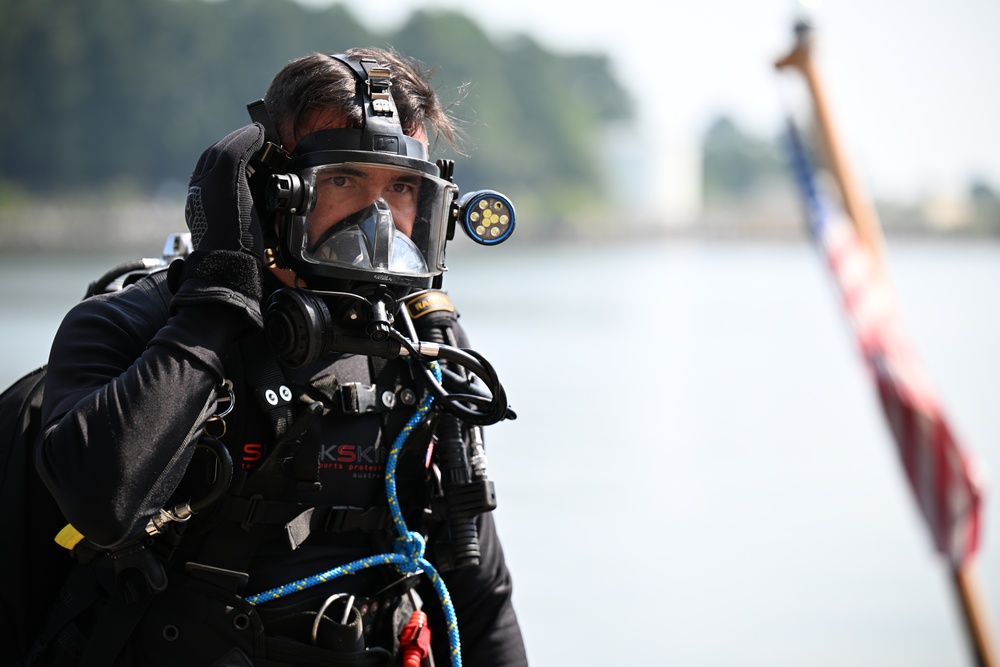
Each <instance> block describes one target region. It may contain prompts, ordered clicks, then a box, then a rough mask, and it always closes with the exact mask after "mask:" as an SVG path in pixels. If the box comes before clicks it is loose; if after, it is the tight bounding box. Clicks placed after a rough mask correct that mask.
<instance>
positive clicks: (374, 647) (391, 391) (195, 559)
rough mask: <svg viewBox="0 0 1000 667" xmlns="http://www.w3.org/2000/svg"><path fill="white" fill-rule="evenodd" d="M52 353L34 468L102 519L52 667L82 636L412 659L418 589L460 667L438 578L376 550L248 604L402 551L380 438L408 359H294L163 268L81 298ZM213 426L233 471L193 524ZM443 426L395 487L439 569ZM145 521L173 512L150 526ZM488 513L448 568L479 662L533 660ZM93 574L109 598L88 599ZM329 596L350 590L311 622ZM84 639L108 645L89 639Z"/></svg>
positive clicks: (86, 515)
mask: <svg viewBox="0 0 1000 667" xmlns="http://www.w3.org/2000/svg"><path fill="white" fill-rule="evenodd" d="M52 349H53V351H52V355H51V358H50V360H49V370H48V377H47V385H46V394H45V402H44V407H43V422H44V430H43V435H42V437H41V438H40V439H39V441H38V444H37V448H36V464H37V466H38V468H39V472H40V474H41V476H42V478H43V479H44V480H45V482H46V484H47V486H48V487H49V488H50V489H51V491H52V492H53V494H54V495H55V497H56V499H57V501H58V503H59V505H60V507H61V508H62V510H63V512H64V513H65V514H66V516H67V518H68V519H69V520H70V522H71V523H72V524H73V526H74V527H75V528H76V529H77V530H78V531H79V532H80V533H82V534H83V535H84V536H86V540H84V541H83V542H81V543H80V546H78V548H77V552H78V558H80V559H81V560H83V561H89V562H87V563H86V564H84V565H80V566H78V567H77V569H76V570H75V571H74V575H73V576H72V577H71V579H70V582H69V585H68V591H69V592H68V593H67V594H65V595H64V596H63V599H62V603H63V606H69V607H73V606H74V605H75V606H77V607H81V606H86V609H85V610H83V611H80V610H78V609H77V610H71V611H70V612H67V611H65V610H64V611H63V613H62V616H59V612H60V609H59V608H58V607H57V609H56V610H55V612H54V614H53V616H54V617H57V621H56V622H55V623H51V622H50V624H49V627H48V628H46V631H45V633H46V635H47V639H48V640H49V641H48V648H47V649H46V650H47V652H46V653H44V654H43V655H44V656H45V657H44V658H42V659H40V660H39V663H38V664H76V662H75V660H77V658H72V659H70V660H68V661H65V662H59V661H58V660H56V659H54V658H52V656H54V655H64V654H68V655H71V656H72V655H80V654H81V653H83V654H84V655H85V656H87V657H88V659H89V660H92V661H93V663H94V664H99V663H100V662H101V661H104V664H108V663H109V662H110V660H111V659H112V657H111V655H112V654H113V655H116V656H117V657H115V658H114V660H115V661H116V662H115V664H123V665H171V666H174V665H178V664H190V665H215V664H220V665H221V664H233V665H255V666H272V665H273V666H278V665H292V664H294V665H314V664H315V665H320V664H322V665H382V664H392V661H396V662H397V663H398V660H399V658H398V657H393V656H392V653H393V651H394V650H395V646H396V643H395V642H396V639H395V638H396V637H398V633H399V630H400V628H401V626H402V625H403V624H405V623H406V621H407V619H408V618H409V612H410V610H411V609H412V605H413V604H414V603H415V602H416V601H418V600H422V601H423V609H424V611H426V612H427V615H428V617H429V626H430V628H431V632H432V637H433V653H434V656H435V661H436V664H437V665H447V664H449V658H448V637H447V629H446V627H445V620H444V618H443V615H442V611H441V608H442V607H441V603H440V601H439V600H438V597H437V595H436V593H435V592H434V589H433V588H432V587H431V586H430V585H429V584H428V582H427V581H426V577H425V576H412V577H410V578H409V579H405V580H404V578H403V576H402V575H401V574H400V573H399V572H398V571H397V570H396V569H395V568H394V567H392V566H378V567H375V568H371V569H368V570H365V571H363V572H360V573H357V574H352V575H348V576H344V577H338V578H335V579H333V580H331V581H327V582H325V583H321V584H319V585H317V586H314V587H311V588H309V589H307V590H304V591H298V592H294V593H292V594H290V595H287V596H285V597H282V598H279V599H277V600H274V601H271V602H267V603H262V604H259V605H257V606H253V605H251V604H249V603H248V602H247V601H246V600H245V598H246V597H248V596H250V595H252V594H256V593H260V592H263V591H266V590H269V589H271V588H273V587H276V586H280V585H282V584H286V583H289V582H293V581H296V580H298V579H302V578H305V577H309V576H310V575H314V574H317V573H321V572H325V571H328V570H330V569H332V568H334V567H337V566H339V565H343V564H346V563H348V562H352V561H355V560H357V559H360V558H363V557H367V556H371V555H374V554H379V553H385V552H391V551H392V538H393V537H394V533H393V527H392V524H391V520H390V518H389V512H388V507H387V503H386V500H385V498H386V494H385V486H384V480H383V477H384V472H385V463H386V455H387V452H388V451H389V448H390V446H391V445H392V443H393V439H394V438H395V437H396V434H397V433H398V432H399V430H400V429H401V427H402V426H403V424H404V423H405V422H406V421H407V420H408V419H409V417H410V416H411V415H412V414H413V413H414V411H415V410H416V407H417V403H418V402H419V398H420V397H421V396H422V395H423V391H422V389H421V388H420V387H419V386H418V385H417V384H416V383H415V382H414V380H413V378H412V376H411V374H410V371H409V368H408V367H407V364H406V363H404V362H402V361H399V360H392V361H386V360H380V359H373V358H368V357H362V356H342V357H339V358H334V357H330V358H326V359H323V360H321V361H319V362H317V363H315V364H313V365H312V366H309V367H306V368H303V369H295V370H293V369H289V368H286V367H283V366H282V365H280V364H279V363H278V362H277V361H276V360H275V359H274V358H273V357H272V356H271V354H270V352H269V349H268V346H267V344H266V342H265V341H264V340H263V336H262V334H261V333H260V331H259V329H256V328H253V327H248V326H247V324H246V318H245V317H243V316H242V315H241V314H240V313H239V312H238V309H236V308H231V307H228V306H219V305H218V304H215V303H212V302H205V303H198V302H191V301H184V302H183V303H178V302H177V300H175V299H172V295H171V294H170V292H169V290H168V289H167V288H166V281H165V280H164V278H163V274H159V275H154V276H151V277H147V278H144V279H142V280H140V281H139V282H138V283H137V284H136V285H133V286H131V287H129V288H127V289H125V290H122V291H120V292H117V293H114V294H109V295H102V296H99V297H94V298H91V299H88V300H86V301H84V302H82V303H81V304H79V305H78V306H77V307H75V308H74V309H73V310H72V311H71V312H70V313H69V314H68V316H67V317H66V319H65V320H64V322H63V324H62V326H61V327H60V329H59V332H58V334H57V336H56V340H55V343H54V345H53V348H52ZM227 382H228V383H229V384H227ZM230 385H231V388H232V394H231V395H232V396H233V397H234V400H232V401H230V400H229V399H230V391H229V388H230ZM230 407H231V408H232V410H231V411H230V412H229V413H228V414H226V415H225V416H223V417H222V418H221V419H219V418H213V415H216V414H218V413H221V412H224V411H225V409H226V408H230ZM204 434H210V435H213V436H216V437H217V438H219V440H221V442H222V443H224V445H225V450H226V451H228V454H229V457H228V458H231V460H232V464H233V466H232V467H233V470H234V473H233V479H232V483H231V484H230V485H229V487H228V491H227V493H226V495H225V496H224V497H222V498H221V500H219V501H218V502H214V503H212V504H211V506H210V507H205V508H198V509H200V510H201V511H199V512H198V513H196V514H195V515H194V516H193V518H192V519H191V520H190V521H188V522H185V523H178V522H173V521H171V515H170V512H173V510H172V509H171V508H175V507H177V506H178V505H179V504H181V503H182V502H183V501H184V500H186V499H190V498H196V499H197V498H198V497H200V496H204V495H205V494H206V493H208V492H209V491H210V490H211V489H213V488H217V487H218V485H217V484H216V483H217V482H218V475H219V471H220V470H224V469H225V467H226V466H225V465H220V461H222V460H224V459H225V458H227V457H226V456H225V455H224V454H220V452H218V451H215V450H213V448H212V447H211V446H209V445H211V440H208V439H207V438H206V436H205V435H204ZM430 434H431V431H430V427H428V426H424V427H418V428H417V429H416V430H415V431H414V432H413V433H412V434H411V435H410V437H409V438H408V444H407V447H405V448H404V450H403V454H402V455H401V458H400V462H399V466H398V487H399V495H400V505H401V507H402V510H403V512H404V515H405V517H406V521H407V523H408V525H409V527H410V529H411V530H417V531H426V532H427V533H428V540H427V542H428V548H427V553H426V557H427V559H428V560H430V561H431V562H432V563H436V564H437V563H438V562H439V561H440V560H442V559H441V558H439V556H440V554H441V551H442V550H443V549H441V548H438V546H437V545H438V544H446V543H447V540H446V539H444V540H441V541H440V542H439V541H438V540H437V537H438V533H441V532H442V529H441V526H442V525H444V524H441V523H440V522H434V521H433V520H432V519H431V518H432V517H433V516H434V512H432V511H430V510H429V509H428V507H429V501H430V496H431V495H432V492H433V488H434V486H435V484H434V477H433V475H432V474H431V472H432V470H433V468H432V467H428V466H426V465H425V459H426V457H427V453H428V452H427V450H428V444H429V443H430V442H431V437H430ZM206 443H207V444H206ZM213 484H214V485H215V486H213ZM161 508H167V509H168V513H167V514H166V515H164V514H161V512H160V510H161ZM175 515H176V513H175ZM151 517H153V518H158V520H159V521H160V522H161V523H165V525H166V527H165V528H164V529H163V530H162V531H161V532H160V534H158V535H156V536H155V537H152V538H150V537H148V536H147V534H146V526H147V523H148V522H149V520H150V518H151ZM477 522H478V529H479V541H480V550H481V562H480V564H479V566H478V567H464V568H456V569H451V570H448V569H447V566H445V567H444V568H442V567H441V565H440V564H438V565H437V566H438V567H439V569H442V570H443V572H442V574H443V577H442V578H443V580H444V582H445V583H446V584H447V587H448V590H449V592H450V595H451V599H452V601H453V602H454V606H455V611H456V614H457V618H458V622H459V629H460V632H461V642H462V655H463V658H464V661H465V664H470V665H477V666H481V665H521V664H525V656H524V649H523V644H522V641H521V635H520V630H519V628H518V625H517V620H516V618H515V615H514V611H513V608H512V606H511V582H510V577H509V574H508V572H507V568H506V565H505V563H504V557H503V552H502V550H501V547H500V543H499V541H498V539H497V535H496V531H495V529H494V525H493V521H492V518H491V516H490V514H488V513H486V514H482V515H480V516H479V518H478V519H477ZM154 532H155V531H154ZM87 545H91V546H94V545H100V548H97V549H88V548H85V547H86V546H87ZM444 550H446V549H444ZM108 553H110V556H108V555H107V554H108ZM95 554H97V555H96V556H95ZM94 582H97V584H99V586H95V585H94ZM414 585H416V592H417V593H418V595H413V594H412V593H410V592H409V589H410V588H412V587H413V586H414ZM98 589H99V590H100V591H102V597H103V599H102V600H101V601H100V602H98V603H97V604H94V605H84V604H83V603H82V602H81V600H88V599H89V598H88V596H89V595H90V594H89V593H87V592H86V591H88V590H98ZM335 593H344V595H343V596H341V597H340V598H338V599H336V600H335V601H333V602H332V603H331V604H330V606H329V607H328V609H327V612H326V614H325V617H324V618H323V619H322V620H321V622H317V623H316V627H315V629H314V627H313V626H314V620H315V618H316V613H317V611H318V610H319V608H320V607H321V605H323V603H324V601H327V600H328V599H330V598H331V596H332V595H334V594H335ZM348 596H354V597H353V604H352V605H350V606H348V605H347V604H346V602H347V600H350V599H351V598H349V597H348ZM78 612H79V613H78ZM67 617H69V618H67ZM359 622H360V625H359ZM362 626H363V630H361V629H359V628H361V627H362ZM313 634H315V639H314V638H313ZM87 636H93V637H95V638H96V637H101V639H100V640H99V641H100V642H101V643H102V644H104V645H106V646H107V647H108V648H106V649H103V653H102V651H99V650H97V649H95V648H93V647H90V646H88V643H87V641H86V640H85V639H84V637H87ZM96 641H98V640H96V639H95V642H96ZM93 643H94V642H91V643H90V644H93ZM118 645H120V646H121V649H120V651H119V650H117V648H116V647H117V646H118ZM86 651H89V653H86ZM95 656H96V657H95ZM63 660H65V657H64V658H63Z"/></svg>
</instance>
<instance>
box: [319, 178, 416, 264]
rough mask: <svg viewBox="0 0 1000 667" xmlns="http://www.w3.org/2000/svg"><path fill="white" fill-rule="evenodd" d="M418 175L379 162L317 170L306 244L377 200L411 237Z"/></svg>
mask: <svg viewBox="0 0 1000 667" xmlns="http://www.w3.org/2000/svg"><path fill="white" fill-rule="evenodd" d="M419 189H420V177H419V176H417V175H416V174H414V173H412V172H409V171H406V170H399V169H392V168H390V167H385V166H380V165H367V164H358V163H352V164H344V165H332V166H330V167H327V168H324V169H321V170H319V171H317V173H316V208H315V209H313V211H312V212H311V213H310V214H309V218H308V227H307V229H306V234H307V236H308V238H309V245H310V246H313V245H315V244H316V243H317V241H318V240H319V239H321V238H323V237H324V235H325V234H326V233H327V232H328V230H330V229H331V228H333V227H334V226H336V225H337V223H339V222H340V221H342V220H344V219H345V218H347V217H348V216H350V215H352V214H354V213H357V212H358V211H361V210H363V209H365V208H368V207H369V206H371V205H372V204H373V203H375V202H376V201H378V200H380V199H381V200H382V201H384V202H385V203H386V204H387V205H388V207H389V210H390V211H392V219H393V222H394V223H395V225H396V229H398V230H399V231H400V232H402V233H403V234H405V235H406V236H412V234H413V223H414V221H415V220H416V216H417V195H418V194H419Z"/></svg>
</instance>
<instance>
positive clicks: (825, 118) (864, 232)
mask: <svg viewBox="0 0 1000 667" xmlns="http://www.w3.org/2000/svg"><path fill="white" fill-rule="evenodd" d="M795 32H796V38H797V39H796V44H795V47H794V48H793V49H792V50H791V52H789V54H788V55H787V56H785V57H784V58H782V59H781V60H779V61H778V62H777V63H775V67H777V68H778V69H783V68H785V67H792V68H794V69H797V70H799V71H800V72H801V73H802V76H803V77H804V78H805V80H806V85H807V86H808V87H809V93H810V95H811V96H812V99H813V105H814V112H815V114H816V124H817V129H818V130H819V133H820V137H821V139H822V141H823V148H824V149H825V151H826V158H827V160H828V164H827V166H828V167H829V169H830V172H831V174H832V176H833V178H834V180H835V181H836V182H837V188H838V189H839V190H840V193H841V197H842V198H843V206H844V212H845V213H847V217H848V218H850V220H851V222H852V223H853V224H854V228H855V230H857V232H858V236H860V237H861V240H862V242H863V243H864V244H865V246H867V247H868V249H869V250H870V251H871V255H872V258H873V259H874V261H875V264H876V266H877V267H878V269H879V270H880V271H881V270H884V269H885V253H884V250H883V246H884V245H885V241H884V239H883V237H882V227H881V225H880V224H879V221H878V216H877V214H876V213H875V209H874V208H873V207H872V206H871V204H870V203H869V202H868V200H867V199H866V198H865V196H864V194H863V191H862V189H861V185H860V184H859V181H858V180H857V179H856V178H855V176H854V172H853V171H852V170H851V168H850V164H849V163H848V161H847V157H846V154H845V153H844V151H843V149H842V148H841V146H842V144H841V142H840V140H839V137H838V135H837V133H836V128H835V126H834V123H833V119H832V118H831V116H830V106H829V104H828V103H827V100H826V91H825V89H824V88H823V86H822V84H821V81H820V77H819V73H818V72H817V70H816V66H815V64H814V63H813V59H812V35H811V28H810V27H809V26H808V25H807V24H806V23H803V22H799V23H798V24H797V25H796V27H795Z"/></svg>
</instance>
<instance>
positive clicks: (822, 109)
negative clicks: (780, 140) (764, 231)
mask: <svg viewBox="0 0 1000 667" xmlns="http://www.w3.org/2000/svg"><path fill="white" fill-rule="evenodd" d="M795 32H796V43H795V46H794V47H793V49H792V50H791V51H790V52H789V53H788V55H786V56H785V57H783V58H781V59H780V60H778V61H777V62H776V63H775V67H776V68H778V69H785V68H792V69H795V70H798V71H799V72H800V73H801V74H802V76H803V77H804V78H805V81H806V85H807V86H808V88H809V93H810V95H811V97H812V101H813V106H814V113H815V115H816V124H817V130H818V131H819V134H820V137H821V139H822V142H823V148H824V149H825V156H826V158H827V163H828V166H829V169H830V172H831V174H832V176H833V178H834V181H835V182H836V184H837V187H838V189H839V190H840V194H841V197H842V200H843V201H842V203H843V207H844V212H845V213H846V214H847V217H848V218H849V219H850V220H851V222H852V224H853V225H854V228H855V230H856V232H857V234H858V236H859V238H860V239H861V241H862V243H863V244H864V245H865V246H866V247H867V248H868V250H869V251H870V255H871V258H872V261H873V263H874V266H875V268H877V270H879V271H881V272H882V273H883V274H884V273H885V251H884V245H885V240H884V237H883V234H882V227H881V225H880V223H879V220H878V215H877V214H876V212H875V209H874V207H873V206H872V205H871V204H870V203H869V201H868V200H867V199H866V198H865V196H864V195H863V193H862V189H861V187H860V185H859V183H858V181H857V180H856V179H855V176H854V173H853V172H852V170H851V168H850V165H849V163H848V161H847V158H846V156H845V154H844V151H843V149H842V145H841V143H840V141H839V138H838V136H837V133H836V129H835V126H834V123H833V120H832V117H831V114H830V107H829V104H828V102H827V98H826V91H825V89H824V88H823V85H822V82H821V80H820V76H819V72H818V71H817V68H816V66H815V63H814V61H813V58H812V35H811V28H810V27H809V25H808V24H806V23H805V22H802V21H800V22H799V23H798V24H797V25H796V27H795ZM949 562H950V567H951V575H952V576H951V579H952V582H953V585H954V587H955V591H956V593H957V595H958V599H959V603H960V606H961V609H962V615H963V618H964V620H965V627H966V631H967V634H968V637H969V641H970V643H971V645H972V649H973V654H974V657H975V660H976V665H977V666H978V667H1000V661H998V657H997V656H998V653H997V648H996V641H995V639H994V637H993V634H992V632H991V630H990V625H991V624H990V623H989V620H988V617H989V614H988V613H987V610H986V605H985V601H984V599H983V595H982V592H981V588H980V586H979V580H978V576H977V574H976V570H975V566H974V563H973V558H972V557H971V556H970V557H968V558H965V559H964V560H963V561H962V562H961V563H956V562H954V560H953V559H949Z"/></svg>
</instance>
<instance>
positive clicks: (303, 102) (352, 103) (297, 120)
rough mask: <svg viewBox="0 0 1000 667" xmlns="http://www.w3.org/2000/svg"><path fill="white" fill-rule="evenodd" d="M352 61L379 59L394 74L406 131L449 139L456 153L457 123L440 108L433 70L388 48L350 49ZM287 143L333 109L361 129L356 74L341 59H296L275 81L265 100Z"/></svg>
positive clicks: (394, 88)
mask: <svg viewBox="0 0 1000 667" xmlns="http://www.w3.org/2000/svg"><path fill="white" fill-rule="evenodd" d="M347 55H348V56H352V57H354V58H362V57H364V58H374V59H375V60H377V61H378V62H379V64H381V65H388V66H389V67H390V69H391V71H392V87H391V91H392V98H393V101H394V102H395V103H396V109H397V111H398V112H399V123H400V125H401V126H402V128H403V132H405V133H406V134H408V135H413V133H414V132H416V131H417V129H418V128H421V127H423V128H424V130H425V131H426V132H427V133H428V136H429V137H430V135H431V134H432V133H433V135H434V138H444V139H445V140H446V141H447V142H448V144H449V145H450V146H451V147H452V148H455V147H456V144H457V138H456V129H455V122H454V121H453V119H452V118H451V117H450V116H449V114H448V113H447V112H446V111H445V109H444V108H443V107H442V106H441V103H440V102H439V101H438V98H437V95H436V94H435V92H434V89H433V88H431V85H430V79H431V76H432V75H433V72H432V71H428V70H426V69H424V67H423V66H422V65H421V64H420V63H419V62H417V61H416V60H414V59H412V58H408V57H406V56H403V55H402V54H399V53H397V52H396V51H387V50H384V49H351V50H349V51H347ZM264 100H265V101H266V102H267V110H268V112H269V113H270V114H271V118H272V119H273V120H274V123H275V125H276V126H277V129H278V133H279V134H280V135H281V139H282V142H283V143H287V142H288V141H289V140H290V139H291V138H292V137H299V136H301V135H303V134H306V133H308V132H309V131H311V128H306V127H304V123H305V122H306V119H307V117H308V115H309V114H310V113H311V112H313V111H317V110H319V111H321V110H330V111H332V112H333V113H339V114H342V115H343V116H344V119H345V125H346V126H347V127H354V128H360V127H361V124H362V121H363V120H364V119H363V114H362V110H361V102H362V101H361V98H360V95H359V94H358V91H357V85H356V79H355V77H354V73H353V72H352V71H351V70H350V69H349V68H348V67H347V66H345V65H344V64H343V63H342V62H340V61H339V60H335V59H334V58H331V57H330V56H328V55H325V54H322V53H314V54H312V55H308V56H304V57H302V58H298V59H297V60H293V61H292V62H290V63H288V64H287V65H285V67H284V68H282V70H281V71H280V72H278V74H277V75H275V77H274V79H273V80H272V81H271V85H270V86H269V87H268V89H267V93H266V94H265V95H264Z"/></svg>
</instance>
